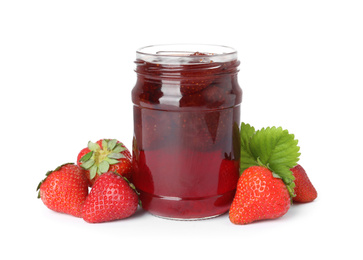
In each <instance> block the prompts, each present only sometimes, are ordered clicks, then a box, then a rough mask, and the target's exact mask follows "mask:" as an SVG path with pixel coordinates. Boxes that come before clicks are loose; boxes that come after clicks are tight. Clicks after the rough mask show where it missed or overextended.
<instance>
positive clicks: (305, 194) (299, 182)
mask: <svg viewBox="0 0 363 260" xmlns="http://www.w3.org/2000/svg"><path fill="white" fill-rule="evenodd" d="M291 171H292V174H293V175H294V177H295V181H294V182H295V188H294V191H295V194H296V196H295V197H293V201H294V202H311V201H313V200H315V199H316V198H317V197H318V193H317V191H316V189H315V188H314V186H313V184H312V183H311V181H310V179H309V177H308V175H307V174H306V172H305V170H304V168H303V167H301V165H299V164H298V165H296V166H295V167H294V168H292V169H291Z"/></svg>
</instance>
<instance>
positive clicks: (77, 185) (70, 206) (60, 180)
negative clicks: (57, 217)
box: [37, 163, 88, 217]
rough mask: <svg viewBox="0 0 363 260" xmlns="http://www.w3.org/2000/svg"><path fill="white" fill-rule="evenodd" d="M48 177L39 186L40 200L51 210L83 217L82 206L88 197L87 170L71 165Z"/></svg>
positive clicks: (56, 170)
mask: <svg viewBox="0 0 363 260" xmlns="http://www.w3.org/2000/svg"><path fill="white" fill-rule="evenodd" d="M46 175H47V177H46V178H45V179H44V180H43V181H41V182H40V183H39V185H38V188H37V190H39V193H38V198H41V199H42V201H43V203H44V204H45V205H46V206H47V207H48V208H49V209H51V210H54V211H57V212H62V213H66V214H70V215H73V216H76V217H81V209H82V205H83V203H84V202H85V200H86V197H87V195H88V180H87V178H86V173H85V170H84V169H82V168H81V167H79V166H77V165H74V164H72V163H69V164H64V165H61V166H59V167H58V168H56V169H55V170H54V171H49V172H48V173H47V174H46Z"/></svg>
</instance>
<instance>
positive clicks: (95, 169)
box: [89, 165, 98, 180]
mask: <svg viewBox="0 0 363 260" xmlns="http://www.w3.org/2000/svg"><path fill="white" fill-rule="evenodd" d="M97 169H98V167H97V165H93V166H92V167H91V169H90V171H89V176H90V179H91V180H92V179H93V178H94V177H95V176H96V174H97Z"/></svg>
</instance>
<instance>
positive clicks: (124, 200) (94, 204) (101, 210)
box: [82, 172, 138, 223]
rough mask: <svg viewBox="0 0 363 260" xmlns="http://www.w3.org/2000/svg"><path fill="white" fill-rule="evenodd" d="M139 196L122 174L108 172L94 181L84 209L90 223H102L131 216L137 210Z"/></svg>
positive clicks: (85, 217)
mask: <svg viewBox="0 0 363 260" xmlns="http://www.w3.org/2000/svg"><path fill="white" fill-rule="evenodd" d="M137 206H138V196H137V194H136V192H135V190H134V189H132V188H131V187H130V185H129V183H128V182H127V181H126V180H125V179H124V178H123V177H121V176H120V175H118V174H115V173H112V172H107V173H104V174H102V175H101V176H100V177H98V179H97V180H96V182H95V183H94V185H93V187H92V189H91V192H90V194H89V195H88V197H87V199H86V201H85V203H84V206H83V211H82V216H83V219H84V220H85V221H87V222H89V223H101V222H106V221H112V220H117V219H123V218H127V217H129V216H131V215H132V214H134V213H135V212H136V210H137Z"/></svg>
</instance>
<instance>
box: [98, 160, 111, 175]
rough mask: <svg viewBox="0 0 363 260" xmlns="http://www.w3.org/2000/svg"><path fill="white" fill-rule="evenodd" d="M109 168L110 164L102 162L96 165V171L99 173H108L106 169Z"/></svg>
mask: <svg viewBox="0 0 363 260" xmlns="http://www.w3.org/2000/svg"><path fill="white" fill-rule="evenodd" d="M109 168H110V164H109V163H108V162H107V161H102V162H101V163H100V164H99V165H98V169H99V171H100V172H101V173H105V172H107V171H108V169H109Z"/></svg>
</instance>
